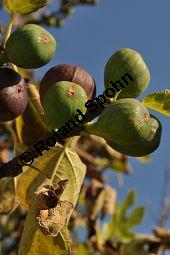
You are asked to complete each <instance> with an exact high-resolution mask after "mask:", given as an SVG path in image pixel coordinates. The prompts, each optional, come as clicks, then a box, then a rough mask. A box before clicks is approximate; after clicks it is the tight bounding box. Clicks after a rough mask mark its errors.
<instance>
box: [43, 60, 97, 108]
mask: <svg viewBox="0 0 170 255" xmlns="http://www.w3.org/2000/svg"><path fill="white" fill-rule="evenodd" d="M60 81H70V82H73V83H76V84H78V85H80V86H81V87H83V88H84V89H85V91H86V93H87V96H88V99H92V98H94V97H95V95H96V85H95V81H94V79H93V77H92V76H91V75H90V74H89V73H88V72H87V71H85V70H84V69H82V68H81V67H78V66H75V65H71V64H62V65H57V66H54V67H52V68H50V69H49V70H48V72H47V73H46V74H45V75H44V77H43V79H42V80H41V83H40V99H41V103H42V104H43V101H44V95H45V93H46V91H47V90H48V89H49V88H50V87H51V86H53V85H55V84H56V83H57V82H60Z"/></svg>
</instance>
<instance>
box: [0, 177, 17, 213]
mask: <svg viewBox="0 0 170 255" xmlns="http://www.w3.org/2000/svg"><path fill="white" fill-rule="evenodd" d="M18 204H19V201H18V200H17V197H16V194H15V178H11V177H5V178H3V179H1V180H0V214H9V213H11V212H13V211H14V210H15V209H16V207H17V206H18Z"/></svg>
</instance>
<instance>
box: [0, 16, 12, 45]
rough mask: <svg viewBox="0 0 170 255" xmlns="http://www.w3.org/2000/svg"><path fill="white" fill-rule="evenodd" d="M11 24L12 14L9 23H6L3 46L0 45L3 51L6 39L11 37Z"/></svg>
mask: <svg viewBox="0 0 170 255" xmlns="http://www.w3.org/2000/svg"><path fill="white" fill-rule="evenodd" d="M13 22H14V13H11V15H10V18H9V22H8V25H7V28H6V35H5V38H4V41H3V44H2V46H3V48H4V49H5V46H6V42H7V40H8V38H9V37H10V35H11V31H12V26H13Z"/></svg>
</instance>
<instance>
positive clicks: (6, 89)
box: [0, 67, 28, 122]
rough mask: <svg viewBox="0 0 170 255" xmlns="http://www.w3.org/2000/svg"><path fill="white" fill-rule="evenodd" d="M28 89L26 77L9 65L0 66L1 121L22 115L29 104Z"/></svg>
mask: <svg viewBox="0 0 170 255" xmlns="http://www.w3.org/2000/svg"><path fill="white" fill-rule="evenodd" d="M27 99H28V96H27V89H26V85H25V81H24V79H23V78H22V77H21V76H20V75H19V73H17V72H16V71H14V70H13V69H12V68H9V67H1V68H0V122H5V121H10V120H13V119H15V118H16V117H18V116H19V115H21V114H22V113H23V112H24V111H25V109H26V106H27Z"/></svg>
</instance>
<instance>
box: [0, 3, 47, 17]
mask: <svg viewBox="0 0 170 255" xmlns="http://www.w3.org/2000/svg"><path fill="white" fill-rule="evenodd" d="M47 2H48V1H47V0H24V1H23V0H3V6H4V9H5V10H6V11H7V12H9V13H18V14H23V15H24V14H29V13H32V12H35V11H37V10H38V9H40V8H42V7H44V6H45V5H47Z"/></svg>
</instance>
